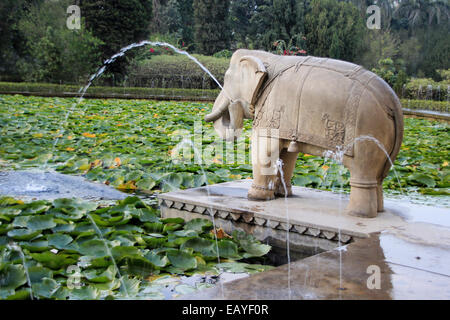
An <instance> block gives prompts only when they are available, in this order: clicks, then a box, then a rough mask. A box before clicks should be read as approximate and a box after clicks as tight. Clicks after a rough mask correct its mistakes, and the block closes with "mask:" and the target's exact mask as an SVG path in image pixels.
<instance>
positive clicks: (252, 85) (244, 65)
mask: <svg viewBox="0 0 450 320" xmlns="http://www.w3.org/2000/svg"><path fill="white" fill-rule="evenodd" d="M239 66H240V74H241V81H240V85H241V96H242V98H243V99H244V100H245V101H247V102H249V103H250V104H251V105H255V103H256V99H257V97H258V92H259V89H260V88H261V86H262V84H263V82H264V80H265V79H266V76H267V71H266V67H265V66H264V64H263V63H262V61H261V60H260V59H258V58H257V57H253V56H243V57H242V58H241V60H240V61H239Z"/></svg>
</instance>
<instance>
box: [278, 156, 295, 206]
mask: <svg viewBox="0 0 450 320" xmlns="http://www.w3.org/2000/svg"><path fill="white" fill-rule="evenodd" d="M297 157H298V152H287V150H286V149H283V150H282V151H281V154H280V159H281V160H283V177H284V183H285V185H286V189H287V196H288V197H289V196H291V195H292V185H291V179H292V175H293V174H294V169H295V164H296V162H297ZM277 176H278V179H277V183H276V185H275V195H276V196H279V197H284V196H285V190H284V185H283V183H282V181H281V172H280V171H278V175H277Z"/></svg>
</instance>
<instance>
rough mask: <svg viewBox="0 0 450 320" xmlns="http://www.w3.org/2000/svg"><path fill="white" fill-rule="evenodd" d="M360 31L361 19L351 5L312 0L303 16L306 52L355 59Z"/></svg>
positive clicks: (330, 0)
mask: <svg viewBox="0 0 450 320" xmlns="http://www.w3.org/2000/svg"><path fill="white" fill-rule="evenodd" d="M363 30H364V24H363V20H362V18H361V16H360V15H359V12H358V10H357V9H356V7H355V6H353V5H352V4H350V3H347V2H338V1H336V0H312V1H311V3H310V8H309V10H308V13H307V14H306V17H305V37H306V39H307V45H308V53H310V54H311V55H315V56H322V57H331V58H337V59H342V60H347V61H354V60H355V58H356V56H357V55H359V54H360V50H361V48H362V37H363Z"/></svg>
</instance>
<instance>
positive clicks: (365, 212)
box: [346, 186, 378, 218]
mask: <svg viewBox="0 0 450 320" xmlns="http://www.w3.org/2000/svg"><path fill="white" fill-rule="evenodd" d="M346 213H347V214H349V215H352V216H357V217H363V218H375V217H376V216H377V213H378V200H377V188H376V187H375V188H358V187H355V186H352V187H351V191H350V202H349V204H348V206H347V208H346Z"/></svg>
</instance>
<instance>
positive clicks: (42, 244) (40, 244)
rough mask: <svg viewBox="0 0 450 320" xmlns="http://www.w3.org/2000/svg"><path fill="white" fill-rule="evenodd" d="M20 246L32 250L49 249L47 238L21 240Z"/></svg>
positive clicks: (41, 250)
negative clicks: (28, 240)
mask: <svg viewBox="0 0 450 320" xmlns="http://www.w3.org/2000/svg"><path fill="white" fill-rule="evenodd" d="M20 246H21V247H22V248H23V249H27V250H28V251H30V252H44V251H47V250H49V248H48V241H46V240H37V241H31V242H20Z"/></svg>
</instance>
